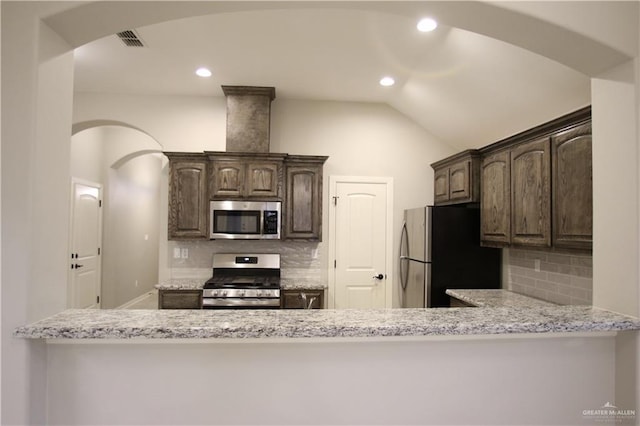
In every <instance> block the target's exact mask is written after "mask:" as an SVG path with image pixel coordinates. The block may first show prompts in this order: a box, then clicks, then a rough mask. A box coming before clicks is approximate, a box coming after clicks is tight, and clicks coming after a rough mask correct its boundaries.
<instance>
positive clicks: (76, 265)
mask: <svg viewBox="0 0 640 426" xmlns="http://www.w3.org/2000/svg"><path fill="white" fill-rule="evenodd" d="M74 266H75V267H76V269H78V268H82V267H83V266H84V265H78V264H77V263H76V264H75V265H74Z"/></svg>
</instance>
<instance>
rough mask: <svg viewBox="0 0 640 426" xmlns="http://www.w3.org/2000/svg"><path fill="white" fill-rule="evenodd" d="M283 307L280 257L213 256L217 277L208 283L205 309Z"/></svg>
mask: <svg viewBox="0 0 640 426" xmlns="http://www.w3.org/2000/svg"><path fill="white" fill-rule="evenodd" d="M279 307H280V255H279V254H236V253H217V254H214V255H213V276H212V277H211V278H210V279H209V280H207V282H206V283H205V284H204V289H203V293H202V308H203V309H229V308H245V309H246V308H260V309H277V308H279Z"/></svg>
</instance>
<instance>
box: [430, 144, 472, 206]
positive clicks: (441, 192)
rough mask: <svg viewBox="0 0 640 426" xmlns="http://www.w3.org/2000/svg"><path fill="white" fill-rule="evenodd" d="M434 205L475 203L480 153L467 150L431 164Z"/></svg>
mask: <svg viewBox="0 0 640 426" xmlns="http://www.w3.org/2000/svg"><path fill="white" fill-rule="evenodd" d="M431 167H432V168H433V173H434V177H433V182H434V189H433V199H434V204H435V205H447V204H460V203H477V202H478V201H479V196H480V176H479V174H480V153H479V152H478V151H477V150H467V151H464V152H461V153H459V154H456V155H453V156H451V157H448V158H445V159H444V160H440V161H437V162H435V163H433V164H431Z"/></svg>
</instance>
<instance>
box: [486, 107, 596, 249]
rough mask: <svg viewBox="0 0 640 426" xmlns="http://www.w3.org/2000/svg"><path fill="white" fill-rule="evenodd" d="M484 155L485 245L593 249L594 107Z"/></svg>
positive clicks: (509, 140) (498, 144) (493, 147)
mask: <svg viewBox="0 0 640 426" xmlns="http://www.w3.org/2000/svg"><path fill="white" fill-rule="evenodd" d="M480 152H481V155H482V161H481V191H480V192H481V197H480V209H481V226H480V229H481V243H482V244H483V245H486V246H494V247H496V246H497V247H507V246H510V245H513V246H523V247H557V248H564V249H578V250H590V249H591V246H592V238H593V237H592V234H593V224H592V223H593V205H592V204H593V194H592V187H593V185H592V164H591V160H592V158H591V108H590V107H587V108H583V109H581V110H578V111H575V112H573V113H571V114H567V115H566V116H563V117H560V118H558V119H556V120H553V121H550V122H548V123H545V124H543V125H541V126H538V127H535V128H533V129H530V130H527V131H525V132H522V133H520V134H517V135H515V136H512V137H510V138H507V139H505V140H502V141H499V142H496V143H495V144H492V145H489V146H487V147H485V148H482V149H481V150H480Z"/></svg>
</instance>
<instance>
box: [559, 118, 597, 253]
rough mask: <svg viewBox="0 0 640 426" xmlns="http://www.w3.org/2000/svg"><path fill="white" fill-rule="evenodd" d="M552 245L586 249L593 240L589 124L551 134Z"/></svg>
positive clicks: (589, 247) (588, 248) (590, 245)
mask: <svg viewBox="0 0 640 426" xmlns="http://www.w3.org/2000/svg"><path fill="white" fill-rule="evenodd" d="M551 144H552V145H551V149H552V159H553V167H552V172H553V179H552V185H553V190H552V214H553V245H554V246H555V247H565V248H575V249H586V250H590V249H591V247H592V240H593V190H592V188H593V183H592V182H593V176H592V151H591V123H590V122H589V123H586V124H582V125H580V126H577V127H575V128H573V129H569V130H567V131H564V132H562V133H559V134H557V135H555V136H553V137H552V141H551Z"/></svg>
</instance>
